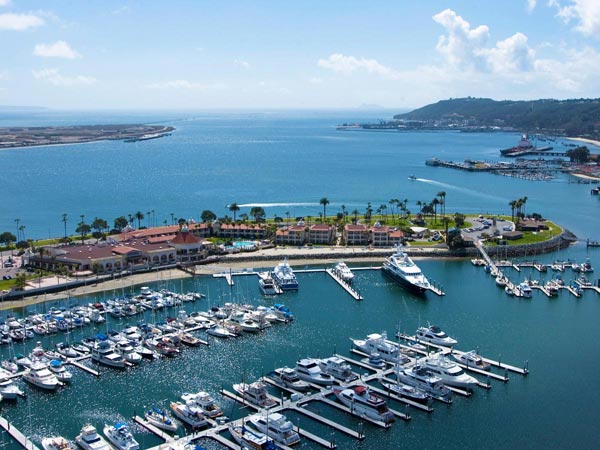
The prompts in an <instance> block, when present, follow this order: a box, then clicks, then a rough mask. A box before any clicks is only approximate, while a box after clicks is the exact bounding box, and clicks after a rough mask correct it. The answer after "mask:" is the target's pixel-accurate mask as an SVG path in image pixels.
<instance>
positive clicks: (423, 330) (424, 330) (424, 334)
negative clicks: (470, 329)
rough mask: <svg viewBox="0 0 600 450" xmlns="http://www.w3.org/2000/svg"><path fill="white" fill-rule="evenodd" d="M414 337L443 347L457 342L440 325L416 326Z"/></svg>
mask: <svg viewBox="0 0 600 450" xmlns="http://www.w3.org/2000/svg"><path fill="white" fill-rule="evenodd" d="M416 337H417V339H419V340H421V341H425V342H429V343H431V344H434V345H442V346H445V347H452V346H453V345H456V344H457V340H456V339H453V338H451V337H450V336H448V335H447V334H446V333H444V332H443V331H442V330H441V328H440V327H437V326H435V325H429V326H428V327H419V328H417V333H416Z"/></svg>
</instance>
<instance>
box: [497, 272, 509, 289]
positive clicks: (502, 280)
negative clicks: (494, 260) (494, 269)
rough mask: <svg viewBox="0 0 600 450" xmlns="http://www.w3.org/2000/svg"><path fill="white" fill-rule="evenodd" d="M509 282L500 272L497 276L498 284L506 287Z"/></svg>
mask: <svg viewBox="0 0 600 450" xmlns="http://www.w3.org/2000/svg"><path fill="white" fill-rule="evenodd" d="M507 284H508V279H507V278H506V277H505V276H504V275H502V274H498V276H497V277H496V285H498V286H500V287H504V286H506V285H507Z"/></svg>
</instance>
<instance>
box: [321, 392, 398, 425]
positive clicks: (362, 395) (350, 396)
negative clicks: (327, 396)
mask: <svg viewBox="0 0 600 450" xmlns="http://www.w3.org/2000/svg"><path fill="white" fill-rule="evenodd" d="M333 393H334V394H335V396H336V397H337V399H338V400H339V401H340V402H342V403H343V404H344V405H346V406H347V407H349V408H350V411H351V412H352V414H354V415H355V416H359V417H362V416H366V417H369V418H371V419H373V420H378V421H381V422H384V423H385V424H387V425H389V424H391V423H392V422H394V420H395V417H394V414H393V413H392V412H391V411H390V410H389V409H388V407H387V405H386V403H385V401H384V400H383V399H382V398H381V397H379V396H378V395H376V394H374V393H372V392H371V391H370V390H369V387H368V386H365V385H360V386H354V387H352V388H343V387H336V388H333Z"/></svg>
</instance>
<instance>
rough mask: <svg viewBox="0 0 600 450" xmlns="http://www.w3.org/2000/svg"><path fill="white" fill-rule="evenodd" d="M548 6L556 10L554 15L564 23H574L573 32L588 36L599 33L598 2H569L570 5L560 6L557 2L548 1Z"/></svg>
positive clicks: (599, 13) (599, 5) (599, 11)
mask: <svg viewBox="0 0 600 450" xmlns="http://www.w3.org/2000/svg"><path fill="white" fill-rule="evenodd" d="M548 5H549V6H553V7H555V8H556V9H557V10H558V12H557V13H556V15H557V16H558V17H560V18H561V19H563V20H564V22H565V23H570V22H571V20H574V21H576V22H577V25H575V30H577V31H579V32H581V33H583V34H585V35H588V36H592V35H594V34H596V35H597V33H600V1H598V0H571V4H569V5H567V6H562V5H561V4H560V3H559V2H558V1H557V0H550V1H549V2H548Z"/></svg>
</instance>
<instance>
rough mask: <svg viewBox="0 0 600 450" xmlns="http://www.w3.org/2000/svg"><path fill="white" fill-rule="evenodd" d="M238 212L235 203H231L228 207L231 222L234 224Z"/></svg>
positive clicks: (238, 208)
mask: <svg viewBox="0 0 600 450" xmlns="http://www.w3.org/2000/svg"><path fill="white" fill-rule="evenodd" d="M239 210H240V207H239V206H238V204H237V203H232V204H231V205H229V211H231V212H232V213H233V221H234V222H235V219H236V215H237V212H238V211H239Z"/></svg>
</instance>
